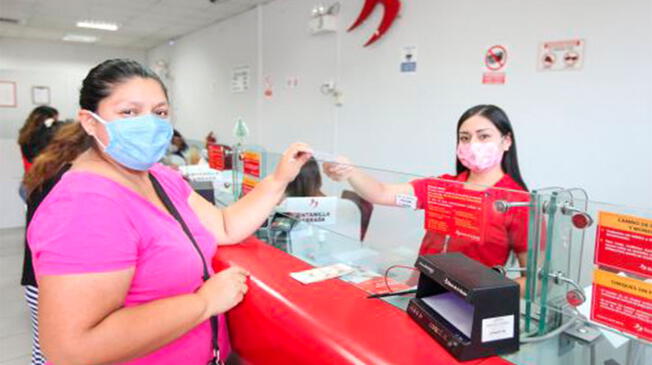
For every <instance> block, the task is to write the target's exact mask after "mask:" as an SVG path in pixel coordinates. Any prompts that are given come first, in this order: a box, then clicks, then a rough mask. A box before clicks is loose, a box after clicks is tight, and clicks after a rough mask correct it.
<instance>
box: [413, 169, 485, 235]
mask: <svg viewBox="0 0 652 365" xmlns="http://www.w3.org/2000/svg"><path fill="white" fill-rule="evenodd" d="M427 189H428V190H427V192H428V201H427V204H426V214H425V216H426V220H425V226H426V227H425V228H426V230H428V231H433V232H437V233H440V234H442V235H447V236H450V237H451V238H455V237H461V238H467V239H470V240H472V241H477V242H479V241H482V240H483V238H484V231H485V229H484V228H485V212H486V210H485V209H484V208H485V194H484V192H481V191H474V190H468V189H464V186H463V185H462V184H459V183H455V182H449V181H444V180H438V179H431V180H429V181H428V185H427Z"/></svg>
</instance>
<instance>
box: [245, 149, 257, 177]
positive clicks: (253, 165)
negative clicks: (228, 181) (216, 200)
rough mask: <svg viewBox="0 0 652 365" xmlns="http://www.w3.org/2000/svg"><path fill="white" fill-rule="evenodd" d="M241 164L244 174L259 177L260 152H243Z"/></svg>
mask: <svg viewBox="0 0 652 365" xmlns="http://www.w3.org/2000/svg"><path fill="white" fill-rule="evenodd" d="M242 164H243V169H244V173H245V175H249V176H254V177H257V178H260V153H258V152H253V151H245V152H243V153H242Z"/></svg>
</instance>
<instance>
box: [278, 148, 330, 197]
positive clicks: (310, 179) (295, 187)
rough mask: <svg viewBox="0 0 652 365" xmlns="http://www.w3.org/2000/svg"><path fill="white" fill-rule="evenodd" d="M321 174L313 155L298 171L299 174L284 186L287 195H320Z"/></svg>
mask: <svg viewBox="0 0 652 365" xmlns="http://www.w3.org/2000/svg"><path fill="white" fill-rule="evenodd" d="M322 195H324V194H323V193H322V192H321V174H320V173H319V165H318V164H317V160H315V158H314V157H311V158H310V159H309V160H308V161H307V162H306V163H305V164H304V165H303V167H301V171H299V175H297V177H296V178H295V179H294V180H292V181H291V182H290V183H289V184H288V186H287V188H285V196H287V197H306V196H322Z"/></svg>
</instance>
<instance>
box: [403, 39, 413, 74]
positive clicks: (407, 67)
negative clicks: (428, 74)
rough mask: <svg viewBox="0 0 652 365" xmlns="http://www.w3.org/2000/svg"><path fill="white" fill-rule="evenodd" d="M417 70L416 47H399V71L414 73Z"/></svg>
mask: <svg viewBox="0 0 652 365" xmlns="http://www.w3.org/2000/svg"><path fill="white" fill-rule="evenodd" d="M416 72H417V47H416V46H405V47H403V48H401V73H404V74H415V73H416Z"/></svg>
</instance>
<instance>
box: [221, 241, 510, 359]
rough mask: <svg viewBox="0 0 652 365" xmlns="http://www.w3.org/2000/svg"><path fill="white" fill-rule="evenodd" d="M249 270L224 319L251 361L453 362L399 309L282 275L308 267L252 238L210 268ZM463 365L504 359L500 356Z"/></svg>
mask: <svg viewBox="0 0 652 365" xmlns="http://www.w3.org/2000/svg"><path fill="white" fill-rule="evenodd" d="M232 265H237V266H240V267H243V268H245V269H247V270H248V271H249V272H250V273H251V277H250V280H249V292H248V293H247V295H246V296H245V299H244V300H243V301H242V303H240V304H239V305H238V306H236V307H235V308H234V309H232V310H231V311H230V312H229V313H228V315H227V320H228V324H229V332H230V334H231V344H232V345H233V348H234V350H235V351H236V352H237V353H238V354H239V355H240V357H241V358H242V359H243V360H245V361H246V362H247V363H250V364H310V365H318V364H329V365H330V364H459V363H460V362H459V361H457V360H455V358H453V357H452V356H451V355H449V354H448V352H447V351H446V350H445V349H444V348H442V347H441V346H440V345H439V344H438V343H437V342H436V341H435V340H434V339H432V338H431V337H430V336H429V335H428V334H427V333H426V332H425V331H424V330H422V329H421V328H420V327H419V326H418V325H417V324H416V323H415V322H414V321H412V319H411V318H410V317H409V316H408V315H407V314H406V313H405V312H404V311H402V310H400V309H398V308H396V307H394V306H392V305H390V304H388V303H385V302H383V301H381V300H379V299H367V298H366V297H367V294H366V293H365V292H364V291H362V290H360V289H358V288H356V287H354V286H353V285H351V284H348V283H346V282H344V281H341V280H338V279H331V280H326V281H323V282H320V283H315V284H310V285H304V284H301V283H299V282H298V281H296V280H294V279H292V278H291V277H290V276H289V275H288V274H289V273H291V272H295V271H301V270H306V269H310V268H311V267H312V266H310V265H309V264H307V263H305V262H303V261H301V260H299V259H297V258H295V257H292V256H290V255H288V254H286V253H285V252H282V251H280V250H278V249H276V248H274V247H272V246H270V245H268V244H266V243H264V242H261V241H259V240H257V239H255V238H249V239H247V240H246V241H244V242H243V243H240V244H238V245H233V246H220V248H219V250H218V255H217V256H216V257H215V258H214V259H213V267H214V268H215V270H216V271H219V270H222V269H224V268H226V267H228V266H232ZM462 364H483V365H490V364H510V363H509V362H508V361H505V360H503V359H501V358H499V357H491V358H486V359H480V360H473V361H467V362H463V363H462Z"/></svg>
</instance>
